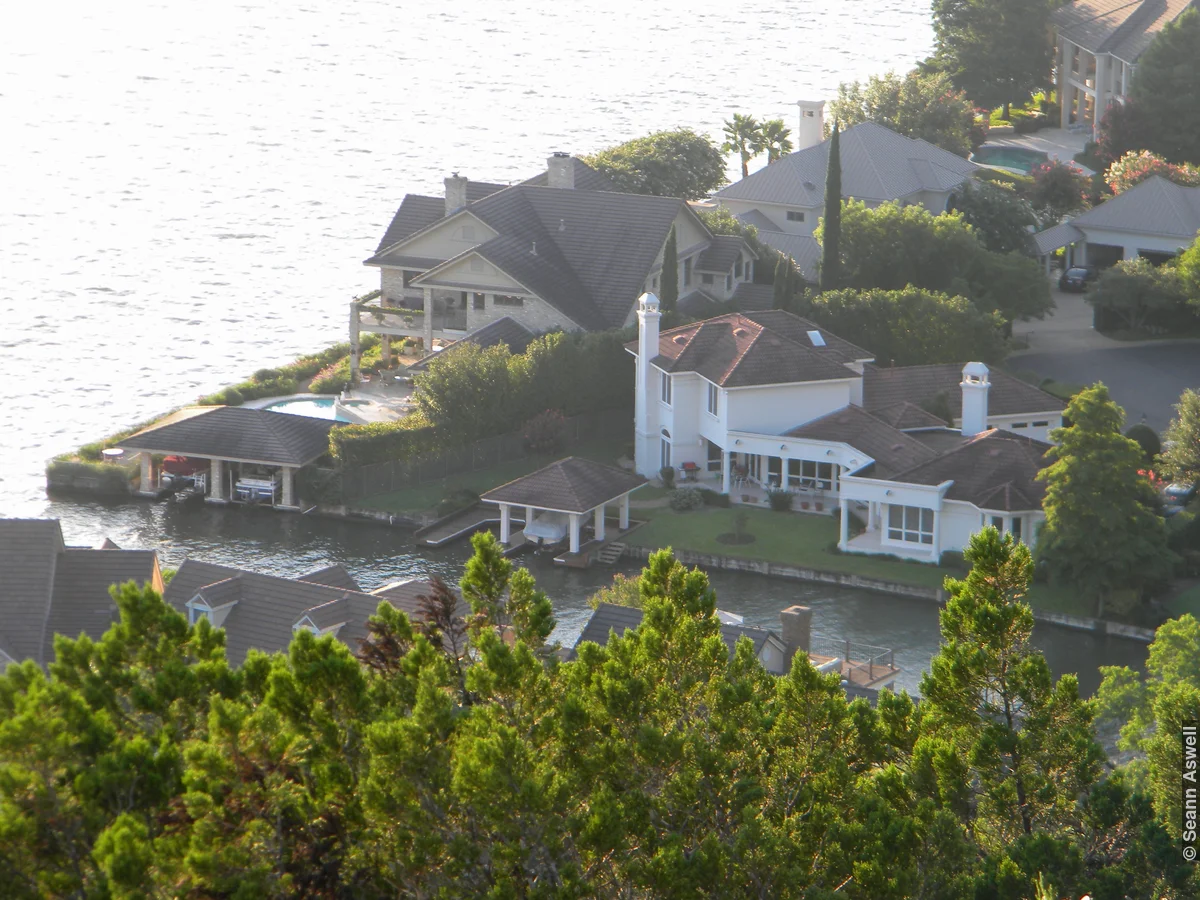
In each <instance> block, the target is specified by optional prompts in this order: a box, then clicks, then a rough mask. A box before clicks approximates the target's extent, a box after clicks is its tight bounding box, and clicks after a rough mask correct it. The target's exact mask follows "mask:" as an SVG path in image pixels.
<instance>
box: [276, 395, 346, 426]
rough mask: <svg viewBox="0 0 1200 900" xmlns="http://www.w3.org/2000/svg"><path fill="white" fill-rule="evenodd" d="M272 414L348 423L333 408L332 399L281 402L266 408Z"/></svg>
mask: <svg viewBox="0 0 1200 900" xmlns="http://www.w3.org/2000/svg"><path fill="white" fill-rule="evenodd" d="M263 409H269V410H271V412H281V413H289V414H291V415H293V416H311V417H312V418H314V419H333V421H335V422H348V421H349V419H345V418H343V417H342V416H339V415H338V414H337V413H336V412H335V411H334V408H333V398H332V397H305V398H301V399H297V400H280V401H279V402H278V403H272V404H271V405H270V406H264V407H263Z"/></svg>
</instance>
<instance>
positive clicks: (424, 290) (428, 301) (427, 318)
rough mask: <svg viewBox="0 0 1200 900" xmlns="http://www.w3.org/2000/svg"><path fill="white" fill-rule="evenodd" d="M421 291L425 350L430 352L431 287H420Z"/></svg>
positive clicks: (431, 323) (431, 338)
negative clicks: (423, 311) (423, 306)
mask: <svg viewBox="0 0 1200 900" xmlns="http://www.w3.org/2000/svg"><path fill="white" fill-rule="evenodd" d="M421 293H422V294H423V295H424V300H423V301H422V302H423V303H424V304H425V322H424V325H425V352H426V353H430V352H432V350H433V288H422V289H421Z"/></svg>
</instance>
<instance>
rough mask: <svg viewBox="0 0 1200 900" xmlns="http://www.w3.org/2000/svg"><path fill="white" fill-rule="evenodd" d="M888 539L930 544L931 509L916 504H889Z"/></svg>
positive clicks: (931, 537) (931, 541)
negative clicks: (921, 507)
mask: <svg viewBox="0 0 1200 900" xmlns="http://www.w3.org/2000/svg"><path fill="white" fill-rule="evenodd" d="M888 539H889V540H892V541H906V542H907V543H910V544H932V543H933V510H932V509H920V508H918V507H916V506H889V507H888Z"/></svg>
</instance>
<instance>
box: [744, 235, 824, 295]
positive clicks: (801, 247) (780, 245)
mask: <svg viewBox="0 0 1200 900" xmlns="http://www.w3.org/2000/svg"><path fill="white" fill-rule="evenodd" d="M758 239H759V240H760V241H762V242H763V243H764V244H766V245H767V246H768V247H770V248H771V249H773V250H778V251H779V252H780V253H782V254H783V255H784V256H790V257H791V258H792V261H793V262H794V263H795V264H796V266H797V267H798V268H799V269H800V275H801V277H802V278H804V280H805V281H811V282H815V281H816V280H817V263H819V262H820V261H821V245H820V244H819V243H817V239H816V238H815V237H813V236H812V235H811V234H788V233H787V232H784V231H775V230H773V229H765V228H764V229H760V230H759V232H758Z"/></svg>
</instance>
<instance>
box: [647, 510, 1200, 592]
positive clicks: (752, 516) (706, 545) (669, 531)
mask: <svg viewBox="0 0 1200 900" xmlns="http://www.w3.org/2000/svg"><path fill="white" fill-rule="evenodd" d="M739 512H745V513H746V519H747V521H746V532H747V533H748V534H752V535H754V537H755V541H754V543H752V544H742V545H732V544H722V543H721V542H719V541H718V540H717V539H716V537H717V535H719V534H725V533H728V532H731V531H733V520H734V517H735V516H737V515H738V513H739ZM641 517H642V518H646V517H649V519H650V520H649V521H648V522H647V523H646V524H645V525H643V526H642V527H641V528H638V529H636V530H635V531H633V532H632V533H631V534H630V535H629V537H628V538H627V542H628V543H630V544H633V545H635V546H639V547H647V548H659V547H668V546H669V547H673V548H675V549H677V550H692V551H694V552H697V553H711V554H716V555H721V556H737V557H742V558H746V559H763V560H767V561H769V562H777V563H784V564H787V565H794V566H805V567H808V568H812V569H819V570H821V571H825V572H845V573H848V574H852V575H862V576H863V577H865V578H879V579H882V580H887V581H895V582H898V583H902V584H912V585H918V586H920V587H929V588H939V587H941V586H942V583H943V581H944V580H945V578H946V576H947V575H952V576H954V577H962V575H963V574H964V573H963V572H961V571H959V570H956V569H949V568H941V567H939V566H933V565H929V564H927V563H917V562H908V561H905V560H901V559H892V558H888V557H884V556H864V555H862V554H857V553H837V552H835V550H834V549H833V547H834V545H836V543H837V539H838V526H837V522H836V521H835V520H834V519H833V518H832V517H830V516H815V515H804V514H800V513H777V512H773V511H771V510H768V509H745V508H733V509H703V510H696V511H694V512H685V513H678V512H675V511H673V510H671V509H669V508H663V509H654V510H650V511H647V512H646V513H645V514H643V515H642V516H641ZM1028 599H1029V602H1030V604H1031V605H1032V606H1033V607H1035V608H1036V609H1042V610H1045V611H1047V612H1059V613H1066V614H1068V615H1075V616H1088V615H1091V613H1092V610H1091V606H1090V604H1089V603H1088V602H1087V601H1086V600H1083V599H1081V598H1079V597H1078V596H1077V595H1076V594H1074V592H1072V591H1071V590H1070V589H1067V588H1060V587H1051V586H1049V585H1042V584H1039V585H1034V587H1033V588H1032V589H1031V590H1030V593H1029V598H1028ZM1196 605H1197V606H1198V607H1200V596H1198V597H1197V598H1196Z"/></svg>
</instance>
